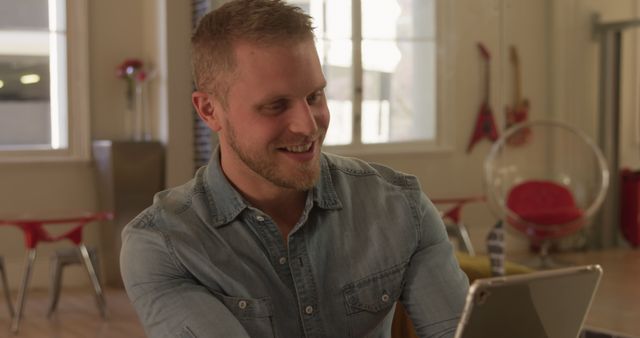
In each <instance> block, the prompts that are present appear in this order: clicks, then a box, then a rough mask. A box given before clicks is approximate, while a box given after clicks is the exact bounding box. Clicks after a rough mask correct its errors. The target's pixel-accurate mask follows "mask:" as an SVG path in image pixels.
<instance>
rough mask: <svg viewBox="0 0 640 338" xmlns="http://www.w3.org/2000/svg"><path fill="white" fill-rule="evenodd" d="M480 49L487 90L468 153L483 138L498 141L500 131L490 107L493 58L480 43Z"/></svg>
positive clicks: (485, 89)
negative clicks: (491, 63)
mask: <svg viewBox="0 0 640 338" xmlns="http://www.w3.org/2000/svg"><path fill="white" fill-rule="evenodd" d="M478 49H479V50H480V55H481V56H482V58H483V59H484V63H485V85H484V87H485V88H484V97H483V99H482V104H481V105H480V110H479V111H478V116H477V118H476V124H475V128H474V129H473V135H471V140H470V141H469V146H467V153H470V152H471V149H473V146H475V145H476V143H478V141H480V140H481V139H483V138H488V139H489V140H491V141H495V140H497V139H498V129H497V128H496V122H495V120H494V118H493V112H492V111H491V106H490V105H489V97H490V95H489V88H490V83H491V82H490V64H489V62H490V61H491V56H490V55H489V51H488V50H487V48H486V47H485V46H484V45H483V44H482V43H478Z"/></svg>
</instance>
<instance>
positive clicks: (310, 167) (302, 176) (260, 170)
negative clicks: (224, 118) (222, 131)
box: [226, 123, 324, 191]
mask: <svg viewBox="0 0 640 338" xmlns="http://www.w3.org/2000/svg"><path fill="white" fill-rule="evenodd" d="M226 130H227V132H228V133H227V136H228V140H227V141H228V143H229V146H230V147H231V149H232V150H233V152H234V153H235V154H236V155H237V156H238V158H239V159H240V160H241V161H242V162H243V163H244V164H245V165H246V166H247V167H248V168H249V169H251V170H252V171H253V172H255V173H256V174H258V175H259V176H261V177H262V178H264V179H266V180H267V181H269V182H271V183H272V184H274V185H276V186H278V187H281V188H286V189H293V190H297V191H307V190H309V189H311V188H313V186H314V185H315V184H316V182H317V181H318V179H319V177H320V156H316V157H314V159H313V160H312V161H308V162H304V163H296V164H295V165H294V166H293V167H292V170H288V169H287V167H291V166H286V167H285V165H286V164H279V163H278V159H276V158H275V157H274V156H270V155H269V154H268V153H266V152H260V151H259V150H257V149H251V147H248V146H246V145H242V143H241V142H239V141H238V138H237V136H236V133H235V130H234V128H233V127H231V125H230V124H229V123H226ZM319 134H320V135H323V134H324V131H319ZM316 140H317V141H316V143H317V144H315V145H314V147H317V148H320V146H321V144H322V140H323V137H322V136H320V137H317V138H316ZM314 151H318V150H316V149H314Z"/></svg>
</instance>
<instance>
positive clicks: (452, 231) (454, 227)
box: [431, 196, 485, 256]
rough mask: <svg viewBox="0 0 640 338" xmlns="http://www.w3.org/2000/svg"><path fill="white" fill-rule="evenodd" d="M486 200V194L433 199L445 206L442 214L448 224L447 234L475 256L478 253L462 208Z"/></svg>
mask: <svg viewBox="0 0 640 338" xmlns="http://www.w3.org/2000/svg"><path fill="white" fill-rule="evenodd" d="M484 201H485V197H484V196H470V197H452V198H435V199H432V200H431V202H433V204H435V205H436V206H439V207H444V208H443V209H444V210H441V211H440V214H441V216H442V220H443V222H444V224H445V226H446V229H447V234H448V235H449V236H450V237H453V238H455V239H456V240H457V241H458V246H459V247H460V250H462V251H464V252H466V253H468V254H469V255H471V256H475V254H476V253H475V250H474V249H473V244H471V238H470V237H469V230H468V229H467V226H466V225H465V224H464V223H463V222H462V219H461V213H462V208H463V207H464V206H465V205H467V204H469V203H478V202H484Z"/></svg>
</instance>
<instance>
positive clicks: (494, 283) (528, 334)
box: [455, 265, 602, 338]
mask: <svg viewBox="0 0 640 338" xmlns="http://www.w3.org/2000/svg"><path fill="white" fill-rule="evenodd" d="M601 276H602V268H601V267H600V266H599V265H587V266H579V267H571V268H563V269H556V270H546V271H537V272H532V273H528V274H523V275H513V276H506V277H494V278H484V279H478V280H476V281H475V282H474V283H473V284H472V285H471V287H470V288H469V293H468V294H467V300H466V304H465V308H464V312H463V314H462V317H461V318H460V323H459V324H458V329H457V331H456V336H455V337H456V338H475V337H479V338H480V337H482V338H486V337H492V338H501V337H505V338H514V337H518V338H542V337H548V338H568V337H577V336H578V334H579V333H580V330H581V328H582V325H583V323H584V320H585V318H586V315H587V312H588V310H589V306H590V305H591V301H592V299H593V295H594V294H595V290H596V288H597V286H598V283H599V281H600V277H601Z"/></svg>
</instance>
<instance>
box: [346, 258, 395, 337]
mask: <svg viewBox="0 0 640 338" xmlns="http://www.w3.org/2000/svg"><path fill="white" fill-rule="evenodd" d="M406 266H407V265H406V264H402V265H398V266H395V267H393V268H390V269H388V270H385V271H382V272H379V273H376V274H374V275H371V276H369V277H366V278H363V279H360V280H357V281H355V282H353V283H349V284H347V285H346V286H345V287H344V288H343V295H344V300H345V303H346V304H345V305H346V309H347V315H348V321H349V329H350V335H351V337H364V336H367V335H368V334H369V333H370V332H371V331H373V330H374V329H375V328H376V327H378V325H380V324H381V322H382V321H383V320H384V319H385V318H386V317H387V316H388V315H389V312H390V310H391V309H393V305H394V304H395V302H396V301H397V300H398V298H399V297H400V294H401V293H402V288H403V286H404V272H405V269H406Z"/></svg>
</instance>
